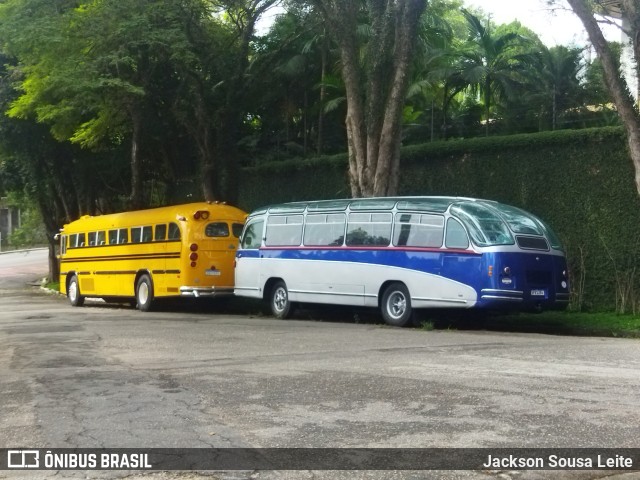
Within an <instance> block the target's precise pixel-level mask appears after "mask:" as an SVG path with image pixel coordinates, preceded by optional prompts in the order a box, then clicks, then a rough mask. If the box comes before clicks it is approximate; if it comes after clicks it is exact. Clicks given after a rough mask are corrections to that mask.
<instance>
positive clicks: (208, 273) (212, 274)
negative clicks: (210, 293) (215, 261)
mask: <svg viewBox="0 0 640 480" xmlns="http://www.w3.org/2000/svg"><path fill="white" fill-rule="evenodd" d="M204 274H205V275H206V276H207V277H219V276H220V270H206V271H205V272H204Z"/></svg>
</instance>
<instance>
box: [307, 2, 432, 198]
mask: <svg viewBox="0 0 640 480" xmlns="http://www.w3.org/2000/svg"><path fill="white" fill-rule="evenodd" d="M313 3H314V5H315V6H316V7H318V8H319V9H320V11H321V13H322V15H323V17H324V19H325V21H326V24H327V28H328V29H329V31H330V33H331V34H332V36H333V37H334V39H335V41H336V43H337V45H338V47H339V49H340V57H341V63H342V65H341V68H342V76H343V80H344V84H345V88H346V98H347V116H346V129H347V140H348V147H349V181H350V185H351V194H352V195H353V196H354V197H370V196H386V195H392V194H395V193H396V192H397V188H398V177H399V173H400V143H401V128H402V112H403V107H404V101H405V95H406V92H407V88H408V85H409V79H410V67H411V58H412V53H413V50H414V44H415V40H416V36H417V29H418V25H419V21H420V16H421V15H422V13H423V12H424V10H425V9H426V7H427V0H367V1H366V2H360V1H353V0H313ZM363 17H365V18H367V19H368V21H369V24H370V29H369V32H368V35H366V38H363V37H364V36H362V35H360V36H359V32H361V31H362V29H361V28H360V25H361V20H362V19H363ZM362 52H364V54H362Z"/></svg>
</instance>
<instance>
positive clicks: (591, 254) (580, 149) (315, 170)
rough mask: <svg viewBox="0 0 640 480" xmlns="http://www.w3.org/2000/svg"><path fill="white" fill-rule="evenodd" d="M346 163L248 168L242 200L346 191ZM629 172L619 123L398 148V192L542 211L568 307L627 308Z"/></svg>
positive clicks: (631, 262)
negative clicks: (558, 255) (560, 254)
mask: <svg viewBox="0 0 640 480" xmlns="http://www.w3.org/2000/svg"><path fill="white" fill-rule="evenodd" d="M346 169H347V159H346V156H345V155H336V156H332V157H321V158H314V159H307V160H290V161H285V162H279V163H272V164H266V165H263V166H259V167H252V168H247V169H245V171H244V175H243V182H242V186H241V194H240V198H241V199H243V202H242V203H243V205H242V206H243V207H244V208H246V209H248V210H250V209H252V208H255V207H258V206H261V205H265V204H269V203H277V202H284V201H294V200H309V199H324V198H343V197H348V196H349V195H350V190H349V186H348V181H347V176H346ZM633 178H634V173H633V167H632V164H631V160H630V159H629V155H628V152H627V148H626V143H625V139H624V133H623V131H622V129H620V128H615V127H614V128H604V129H589V130H577V131H566V130H565V131H558V132H545V133H540V134H532V135H513V136H508V137H489V138H478V139H471V140H460V141H450V142H434V143H429V144H424V145H417V146H409V147H405V148H404V149H403V151H402V162H401V177H400V187H399V194H402V195H458V196H467V197H479V198H488V199H492V200H498V201H501V202H504V203H508V204H511V205H515V206H519V207H522V208H524V209H526V210H528V211H530V212H532V213H534V214H536V215H538V216H540V217H541V218H543V219H544V220H546V221H547V222H548V223H549V224H550V225H551V226H552V227H553V228H554V229H555V230H556V231H557V233H558V234H559V236H560V237H561V238H562V240H563V242H564V244H565V247H566V249H567V256H568V260H569V265H570V273H571V279H572V289H573V303H572V308H576V309H586V310H617V311H632V312H634V313H635V312H636V308H637V307H639V306H640V305H639V301H640V288H638V287H640V285H638V283H639V280H638V278H637V277H640V261H639V259H640V254H639V252H640V198H639V197H638V194H637V192H636V190H635V184H634V181H633ZM636 270H638V272H636ZM636 290H638V295H636ZM636 297H638V298H636Z"/></svg>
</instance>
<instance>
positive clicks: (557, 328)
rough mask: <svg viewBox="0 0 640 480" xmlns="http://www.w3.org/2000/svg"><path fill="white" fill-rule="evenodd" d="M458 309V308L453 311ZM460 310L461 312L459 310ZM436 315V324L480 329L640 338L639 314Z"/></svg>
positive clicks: (444, 326)
mask: <svg viewBox="0 0 640 480" xmlns="http://www.w3.org/2000/svg"><path fill="white" fill-rule="evenodd" d="M456 313H457V312H456ZM461 313H462V312H461ZM465 313H466V314H465V315H461V314H455V313H452V314H451V315H439V316H438V317H439V318H438V319H437V320H436V321H435V328H437V329H449V328H456V329H460V330H465V329H470V330H472V329H483V330H493V331H502V332H525V333H543V334H549V335H576V336H590V337H620V338H640V316H633V315H617V314H615V313H577V312H543V313H537V314H535V313H520V314H506V315H489V314H485V315H481V314H480V313H479V312H474V313H475V315H468V313H471V312H465Z"/></svg>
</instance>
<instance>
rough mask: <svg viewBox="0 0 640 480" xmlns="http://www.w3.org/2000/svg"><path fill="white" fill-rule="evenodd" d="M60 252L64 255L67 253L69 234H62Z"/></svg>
mask: <svg viewBox="0 0 640 480" xmlns="http://www.w3.org/2000/svg"><path fill="white" fill-rule="evenodd" d="M60 253H61V254H62V255H64V254H65V253H67V236H66V235H62V236H60Z"/></svg>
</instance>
